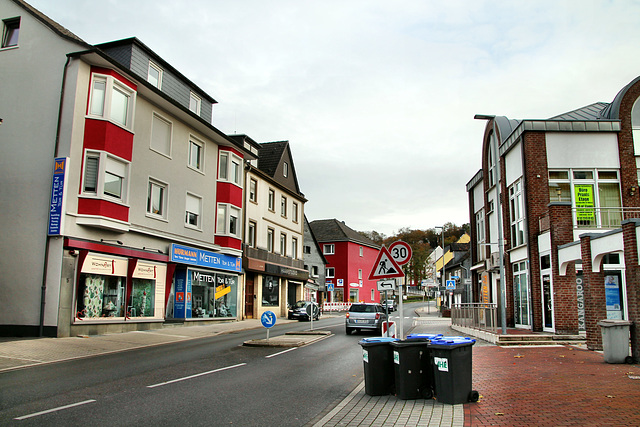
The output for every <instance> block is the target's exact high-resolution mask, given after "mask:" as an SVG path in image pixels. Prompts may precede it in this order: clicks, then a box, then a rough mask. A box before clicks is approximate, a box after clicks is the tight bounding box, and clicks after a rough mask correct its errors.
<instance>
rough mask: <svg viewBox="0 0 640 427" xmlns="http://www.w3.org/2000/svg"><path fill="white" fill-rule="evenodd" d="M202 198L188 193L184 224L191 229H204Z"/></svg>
mask: <svg viewBox="0 0 640 427" xmlns="http://www.w3.org/2000/svg"><path fill="white" fill-rule="evenodd" d="M201 217H202V198H201V197H198V196H196V195H195V194H191V193H187V203H186V212H185V219H184V223H185V225H186V226H187V227H190V228H198V229H200V228H202V224H201V222H202V220H201Z"/></svg>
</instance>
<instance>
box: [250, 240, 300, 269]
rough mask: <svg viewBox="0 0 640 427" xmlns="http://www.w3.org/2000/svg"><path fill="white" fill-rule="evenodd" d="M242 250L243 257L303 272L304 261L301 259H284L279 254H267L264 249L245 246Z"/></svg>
mask: <svg viewBox="0 0 640 427" xmlns="http://www.w3.org/2000/svg"><path fill="white" fill-rule="evenodd" d="M243 249H244V256H245V257H246V258H252V259H257V260H260V261H264V262H267V263H269V264H276V265H283V266H287V267H292V268H297V269H300V270H304V261H303V260H301V259H293V258H290V257H284V256H282V255H280V254H276V253H273V252H269V251H267V250H265V249H259V248H252V247H250V246H247V245H243Z"/></svg>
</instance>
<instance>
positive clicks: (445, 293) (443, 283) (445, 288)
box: [433, 225, 447, 305]
mask: <svg viewBox="0 0 640 427" xmlns="http://www.w3.org/2000/svg"><path fill="white" fill-rule="evenodd" d="M433 228H440V229H442V287H443V288H444V296H447V283H446V282H445V280H446V279H445V277H444V271H445V267H444V225H443V226H442V227H440V226H436V227H433ZM440 305H442V304H440Z"/></svg>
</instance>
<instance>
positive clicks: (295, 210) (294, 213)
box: [291, 202, 298, 223]
mask: <svg viewBox="0 0 640 427" xmlns="http://www.w3.org/2000/svg"><path fill="white" fill-rule="evenodd" d="M291 210H292V212H291V220H292V221H293V222H295V223H297V222H298V204H297V203H296V202H293V207H292V209H291Z"/></svg>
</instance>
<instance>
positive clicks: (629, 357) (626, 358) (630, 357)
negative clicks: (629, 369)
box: [624, 356, 633, 365]
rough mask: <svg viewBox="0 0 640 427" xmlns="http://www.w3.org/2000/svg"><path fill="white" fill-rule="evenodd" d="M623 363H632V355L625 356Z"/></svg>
mask: <svg viewBox="0 0 640 427" xmlns="http://www.w3.org/2000/svg"><path fill="white" fill-rule="evenodd" d="M624 363H626V364H627V365H633V357H632V356H627V357H625V358H624Z"/></svg>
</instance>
